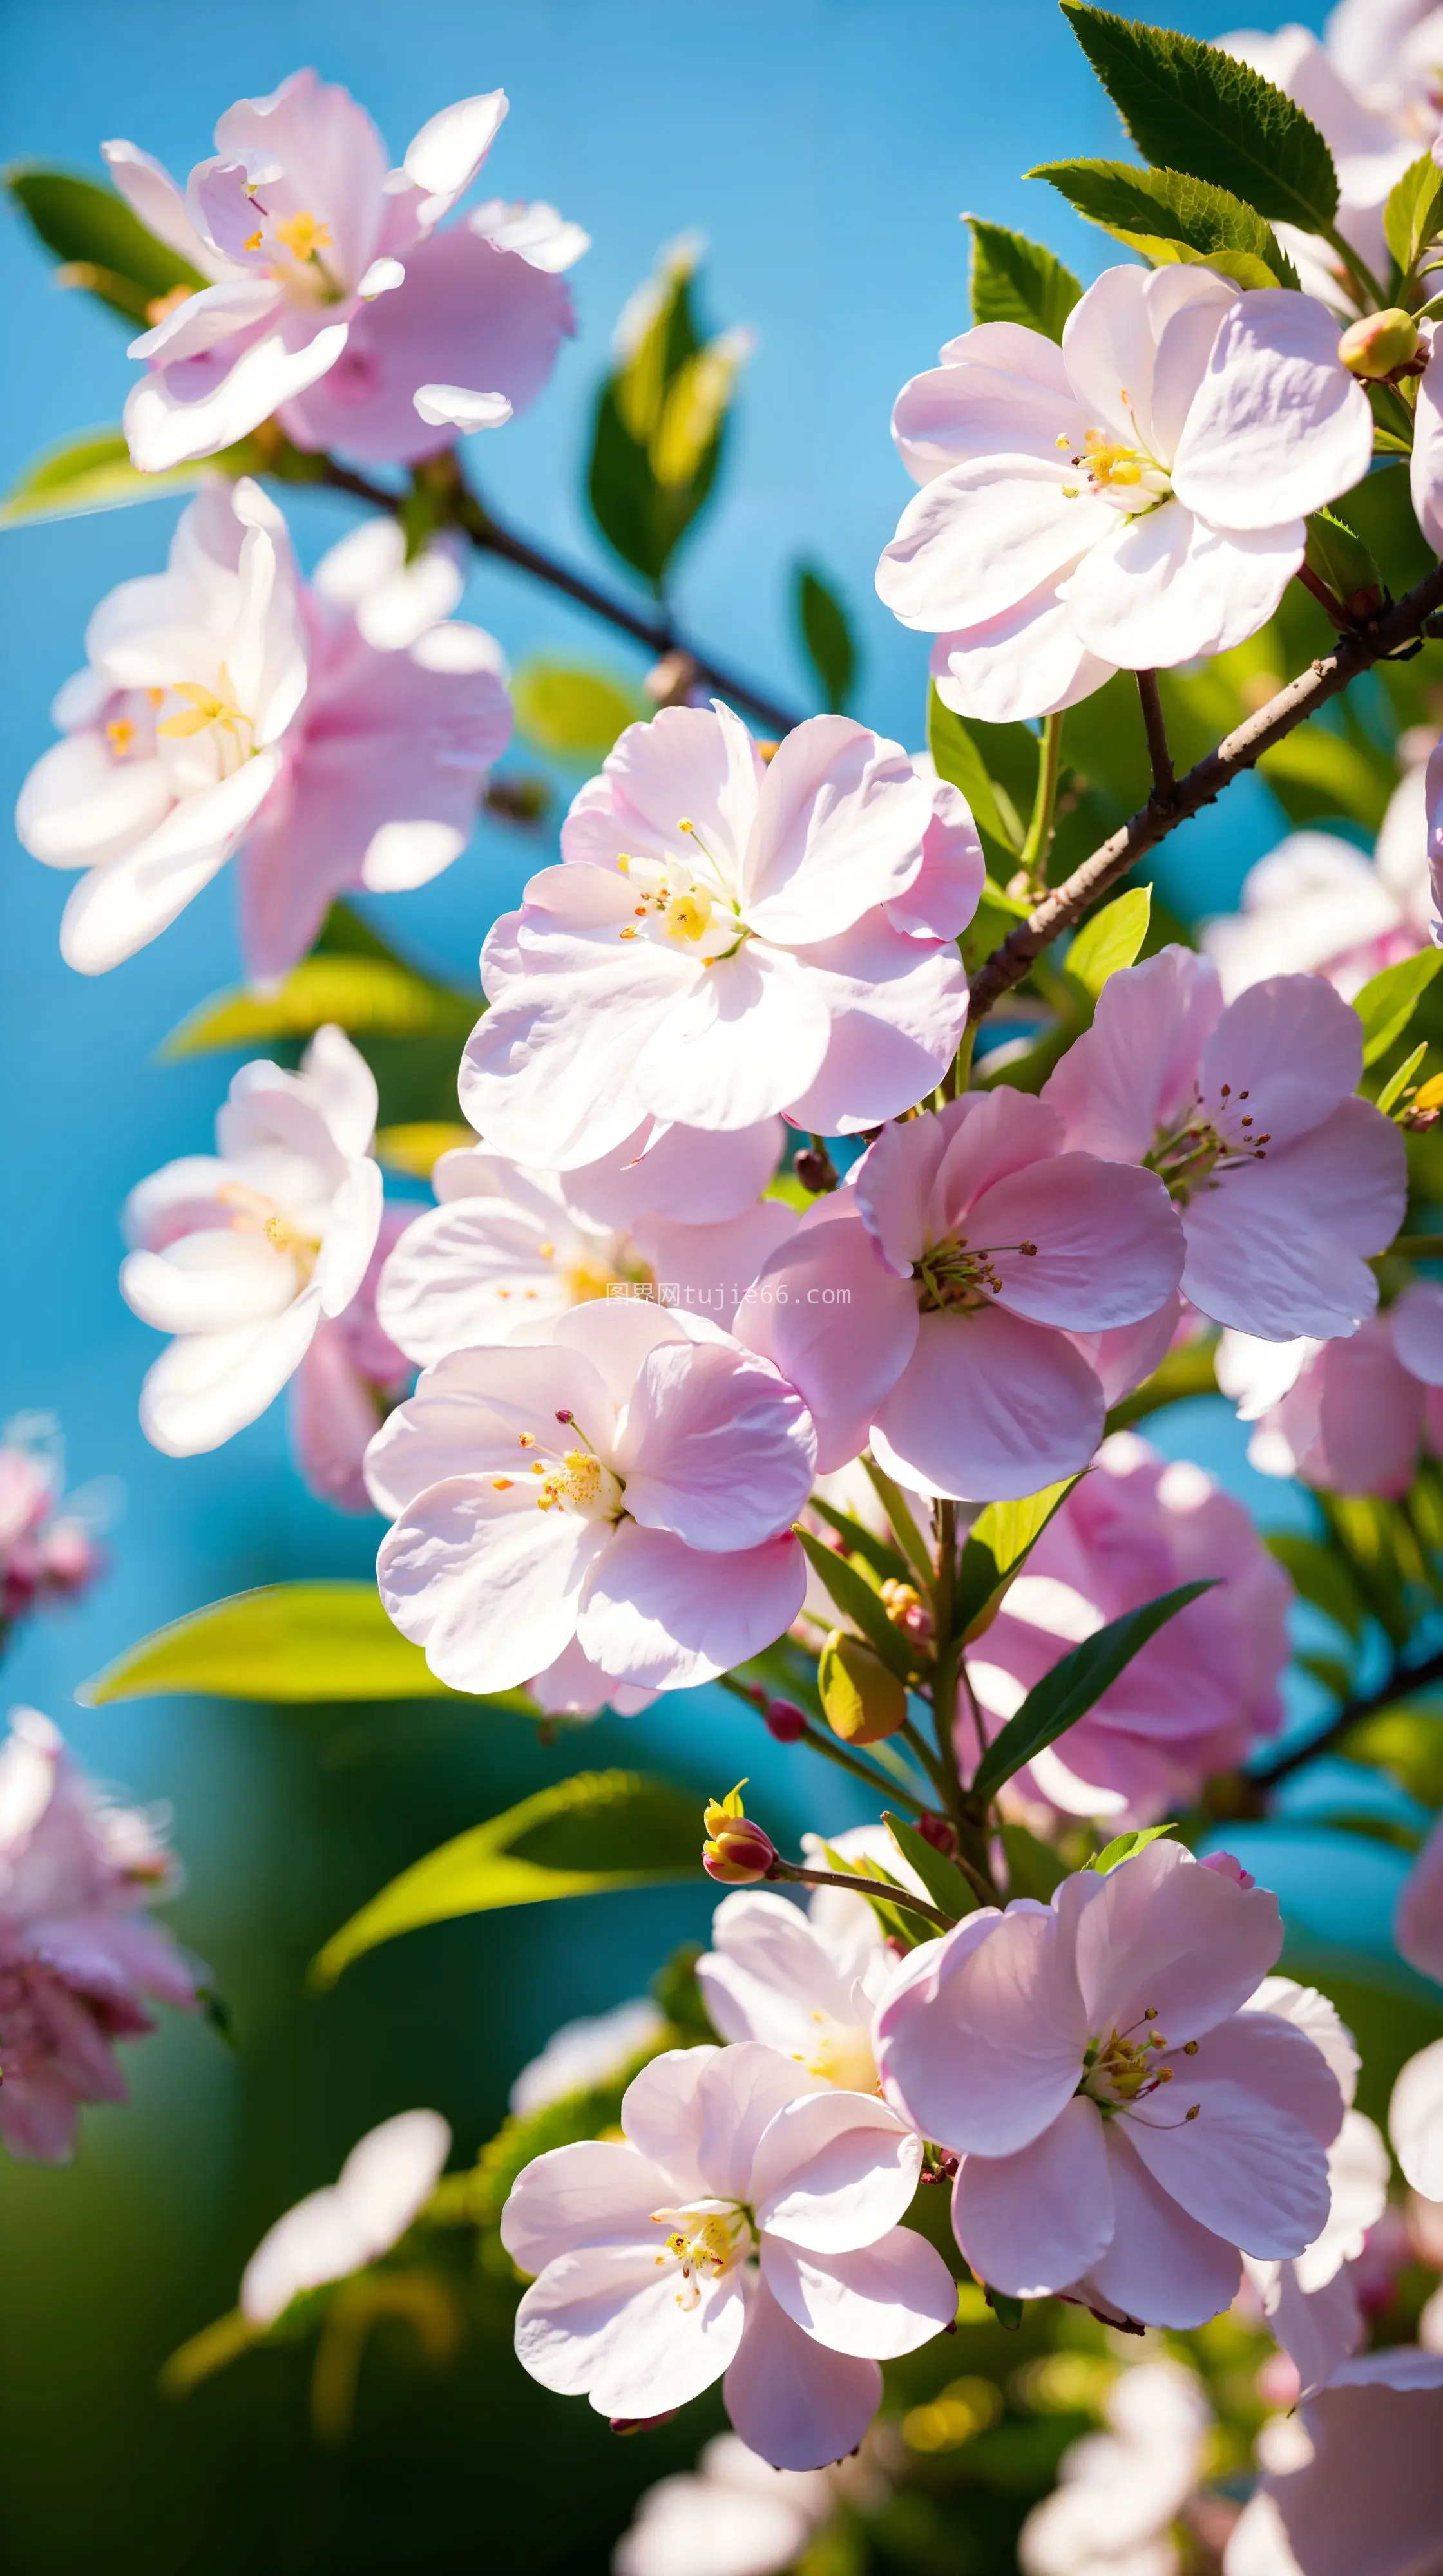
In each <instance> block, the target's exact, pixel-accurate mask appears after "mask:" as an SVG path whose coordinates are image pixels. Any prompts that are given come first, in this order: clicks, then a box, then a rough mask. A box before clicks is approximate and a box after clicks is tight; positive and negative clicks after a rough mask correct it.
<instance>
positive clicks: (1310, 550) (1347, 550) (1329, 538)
mask: <svg viewBox="0 0 1443 2576" xmlns="http://www.w3.org/2000/svg"><path fill="white" fill-rule="evenodd" d="M1307 528H1308V542H1307V547H1306V551H1305V554H1304V558H1303V560H1304V563H1305V565H1306V567H1307V570H1308V571H1309V572H1310V573H1311V574H1312V575H1313V577H1314V579H1315V580H1316V581H1320V582H1322V584H1323V586H1324V588H1325V589H1327V590H1330V591H1331V592H1332V594H1333V597H1334V599H1335V600H1336V601H1337V602H1338V605H1339V608H1340V609H1342V610H1346V611H1347V612H1348V613H1349V614H1350V615H1352V616H1354V617H1375V616H1376V615H1377V613H1378V611H1379V609H1380V608H1381V607H1382V605H1383V577H1382V575H1381V573H1380V572H1379V570H1378V567H1377V565H1376V564H1375V563H1374V561H1373V558H1372V556H1371V554H1370V553H1369V551H1368V549H1367V547H1366V546H1365V545H1364V543H1363V540H1362V538H1361V537H1360V536H1359V535H1358V534H1357V532H1356V530H1355V529H1353V528H1350V527H1349V525H1348V523H1347V521H1346V519H1340V518H1339V517H1338V516H1337V514H1336V512H1335V511H1333V510H1314V512H1313V513H1312V516H1311V517H1310V518H1309V520H1308V522H1307Z"/></svg>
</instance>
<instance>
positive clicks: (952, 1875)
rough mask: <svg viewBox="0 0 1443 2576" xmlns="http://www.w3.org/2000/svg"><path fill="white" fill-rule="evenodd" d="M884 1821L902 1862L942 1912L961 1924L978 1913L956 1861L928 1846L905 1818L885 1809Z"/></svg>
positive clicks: (930, 1844) (974, 1900)
mask: <svg viewBox="0 0 1443 2576" xmlns="http://www.w3.org/2000/svg"><path fill="white" fill-rule="evenodd" d="M882 1822H883V1824H884V1825H885V1826H886V1828H887V1831H888V1833H889V1834H890V1835H891V1837H892V1840H893V1842H894V1843H895V1844H896V1846H897V1849H898V1851H899V1852H900V1853H901V1855H902V1858H903V1860H905V1861H907V1862H909V1863H910V1865H911V1867H912V1868H913V1869H914V1870H915V1871H916V1874H917V1876H918V1877H919V1878H920V1880H921V1882H922V1885H923V1886H924V1887H925V1889H926V1891H927V1893H928V1895H929V1896H930V1897H931V1899H932V1902H933V1904H934V1905H940V1906H941V1908H942V1911H943V1913H944V1914H950V1915H951V1916H952V1918H953V1920H954V1921H955V1922H960V1920H961V1918H962V1916H963V1915H964V1914H973V1913H975V1912H976V1909H977V1899H976V1897H975V1895H974V1894H973V1892H972V1889H971V1888H970V1887H969V1886H968V1884H967V1881H966V1879H965V1878H964V1877H963V1875H962V1872H961V1871H960V1869H959V1868H958V1866H957V1864H956V1862H955V1861H954V1860H948V1858H947V1857H946V1854H945V1853H944V1852H939V1851H938V1850H937V1848H936V1846H935V1845H934V1844H932V1843H929V1842H928V1840H927V1837H926V1835H925V1834H919V1833H918V1831H917V1828H916V1826H915V1825H909V1824H908V1823H907V1821H906V1819H905V1817H903V1816H894V1815H892V1814H891V1813H890V1812H889V1810H888V1809H887V1808H885V1807H884V1808H883V1810H882Z"/></svg>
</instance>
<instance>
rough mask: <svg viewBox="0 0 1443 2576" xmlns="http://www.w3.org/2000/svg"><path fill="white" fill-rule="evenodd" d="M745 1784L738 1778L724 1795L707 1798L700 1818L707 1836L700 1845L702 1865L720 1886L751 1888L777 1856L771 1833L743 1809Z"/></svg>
mask: <svg viewBox="0 0 1443 2576" xmlns="http://www.w3.org/2000/svg"><path fill="white" fill-rule="evenodd" d="M746 1785H747V1784H746V1782H745V1780H739V1781H738V1782H737V1785H736V1787H735V1788H734V1789H729V1790H728V1791H727V1794H726V1796H725V1797H724V1798H712V1799H710V1800H709V1801H708V1803H707V1807H706V1811H705V1814H704V1816H703V1819H702V1821H703V1823H704V1824H705V1826H706V1830H707V1837H708V1838H707V1840H706V1841H705V1842H704V1843H703V1844H702V1847H701V1865H702V1868H703V1869H704V1870H705V1871H706V1874H707V1876H708V1878H716V1879H720V1881H721V1883H722V1885H723V1887H754V1886H755V1884H756V1882H757V1880H758V1879H759V1878H765V1877H766V1876H767V1873H768V1872H769V1870H770V1869H771V1866H772V1863H773V1861H774V1860H775V1859H776V1856H777V1847H776V1844H775V1843H774V1842H773V1840H772V1838H771V1835H770V1834H768V1833H764V1832H763V1831H762V1828H761V1826H760V1825H758V1824H754V1823H753V1822H752V1819H751V1818H750V1816H748V1815H746V1814H745V1813H744V1812H743V1808H742V1791H743V1789H744V1788H745V1787H746Z"/></svg>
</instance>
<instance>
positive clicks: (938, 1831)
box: [917, 1809, 957, 1860]
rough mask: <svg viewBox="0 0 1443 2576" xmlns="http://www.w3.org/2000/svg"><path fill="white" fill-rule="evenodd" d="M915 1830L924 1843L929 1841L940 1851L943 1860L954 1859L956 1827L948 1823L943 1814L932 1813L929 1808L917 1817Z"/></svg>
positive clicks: (955, 1852)
mask: <svg viewBox="0 0 1443 2576" xmlns="http://www.w3.org/2000/svg"><path fill="white" fill-rule="evenodd" d="M917 1831H918V1833H919V1834H920V1835H921V1837H922V1840H923V1842H924V1843H930V1844H931V1846H932V1849H933V1850H934V1851H938V1852H941V1854H942V1856H943V1858H944V1860H955V1859H956V1857H957V1828H956V1826H955V1825H952V1824H949V1822H948V1820H947V1818H946V1817H945V1816H938V1815H934V1814H933V1813H932V1812H931V1811H930V1809H929V1810H928V1812H927V1813H926V1814H924V1815H920V1816H919V1817H918V1818H917Z"/></svg>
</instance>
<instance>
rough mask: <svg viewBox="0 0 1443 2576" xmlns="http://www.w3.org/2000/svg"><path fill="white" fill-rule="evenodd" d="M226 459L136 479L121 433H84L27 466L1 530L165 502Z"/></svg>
mask: <svg viewBox="0 0 1443 2576" xmlns="http://www.w3.org/2000/svg"><path fill="white" fill-rule="evenodd" d="M216 466H219V467H220V469H221V471H222V472H224V471H225V470H226V459H225V458H224V457H221V456H208V457H206V458H205V460H204V462H203V463H201V464H199V465H177V466H175V467H174V468H173V469H172V471H171V472H170V473H168V474H137V472H136V470H135V467H134V466H133V465H132V464H131V461H130V450H129V448H128V447H127V445H126V443H125V440H124V438H123V436H122V434H121V432H120V431H119V430H118V429H88V430H83V431H82V432H81V434H80V436H79V437H78V438H66V439H62V440H61V442H60V444H59V446H58V447H47V448H45V449H44V450H43V452H42V453H41V454H40V455H39V456H37V457H36V458H35V459H34V460H33V462H32V463H31V464H29V465H27V466H26V467H25V470H24V472H23V473H22V474H21V477H20V480H19V482H18V483H13V484H12V485H11V487H10V490H9V491H8V492H7V493H6V495H5V498H4V501H3V502H0V527H3V528H16V527H20V526H22V525H24V524H25V523H26V522H27V521H29V520H31V519H72V518H78V517H79V516H80V515H81V514H82V513H83V512H84V511H87V510H114V509H116V508H118V507H119V506H120V505H121V504H122V503H124V502H127V501H161V500H164V499H165V497H166V495H167V493H171V492H189V491H193V490H194V488H195V486H196V485H197V484H198V483H199V481H200V479H201V477H202V475H203V474H206V473H208V472H210V471H211V470H212V469H213V468H215V467H216Z"/></svg>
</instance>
